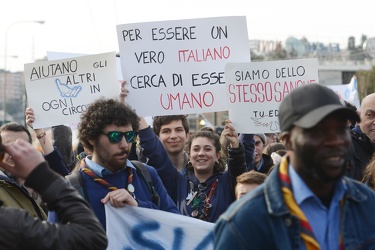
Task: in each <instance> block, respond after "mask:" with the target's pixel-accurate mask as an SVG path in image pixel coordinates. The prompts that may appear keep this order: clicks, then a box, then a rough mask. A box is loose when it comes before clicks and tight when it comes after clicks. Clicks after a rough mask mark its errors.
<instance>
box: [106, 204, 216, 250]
mask: <svg viewBox="0 0 375 250" xmlns="http://www.w3.org/2000/svg"><path fill="white" fill-rule="evenodd" d="M105 214H106V215H105V216H106V224H107V229H106V233H107V237H108V248H107V250H118V249H184V250H189V249H200V250H209V249H213V243H214V242H213V240H214V237H213V228H214V226H215V224H214V223H210V222H205V221H202V220H198V219H195V218H192V217H188V216H184V215H180V214H174V213H169V212H165V211H161V210H155V209H149V208H142V207H132V206H125V207H122V208H115V207H112V206H111V205H110V204H109V203H107V204H105ZM108 225H109V226H108Z"/></svg>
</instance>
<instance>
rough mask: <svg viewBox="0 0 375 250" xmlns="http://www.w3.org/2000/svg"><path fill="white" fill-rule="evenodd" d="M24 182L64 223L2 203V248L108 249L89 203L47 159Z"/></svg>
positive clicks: (0, 212)
mask: <svg viewBox="0 0 375 250" xmlns="http://www.w3.org/2000/svg"><path fill="white" fill-rule="evenodd" d="M25 185H26V186H29V187H31V188H33V189H34V190H35V191H37V192H38V193H39V194H41V195H42V199H43V201H45V202H47V204H48V207H49V209H51V210H55V211H56V212H57V215H58V217H59V221H60V222H61V223H59V224H57V223H46V222H42V221H41V220H39V219H34V218H33V217H32V216H30V215H29V214H28V213H27V212H26V211H23V210H21V209H17V208H10V207H0V221H1V223H0V235H1V237H0V249H7V250H11V249H38V250H39V249H54V250H57V249H106V247H107V238H106V235H105V232H104V230H103V228H102V226H101V224H100V223H99V221H98V219H97V218H96V216H95V214H94V213H93V212H92V210H91V209H90V207H89V205H88V203H87V202H86V201H85V200H83V199H82V197H81V195H80V194H79V193H78V192H77V191H76V190H75V189H74V188H73V187H71V186H70V184H69V183H68V182H67V181H66V180H65V179H64V178H63V177H61V176H59V175H58V174H56V173H55V172H53V171H52V170H51V169H49V167H48V164H47V163H46V162H44V163H41V164H40V165H39V166H38V167H37V168H35V169H34V170H33V171H32V172H31V173H30V175H29V176H28V177H27V179H26V182H25Z"/></svg>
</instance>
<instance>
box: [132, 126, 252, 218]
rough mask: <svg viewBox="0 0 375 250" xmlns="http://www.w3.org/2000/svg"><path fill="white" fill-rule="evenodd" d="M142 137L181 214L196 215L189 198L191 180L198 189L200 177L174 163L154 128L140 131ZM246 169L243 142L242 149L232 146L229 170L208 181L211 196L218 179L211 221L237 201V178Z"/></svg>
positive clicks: (153, 163) (150, 158) (142, 143)
mask: <svg viewBox="0 0 375 250" xmlns="http://www.w3.org/2000/svg"><path fill="white" fill-rule="evenodd" d="M139 139H140V143H141V147H143V150H144V151H143V154H144V155H145V156H146V157H148V159H149V160H148V162H147V164H149V165H151V166H153V167H154V168H155V169H156V170H157V172H158V174H159V176H160V179H161V180H162V182H163V184H164V186H165V188H166V189H167V191H168V194H169V195H170V196H171V198H172V200H173V201H174V202H175V203H176V205H177V208H178V209H179V210H180V212H181V214H183V215H187V216H192V215H191V214H192V212H193V209H192V207H191V204H190V205H187V204H186V203H187V201H188V200H187V199H186V198H187V197H188V195H189V193H191V192H190V189H191V188H190V182H191V183H192V184H193V185H194V188H195V189H196V190H197V189H198V188H197V187H198V184H199V180H198V179H197V178H196V177H195V175H194V174H193V173H192V172H191V171H187V172H186V173H185V174H181V173H180V172H178V171H177V169H176V168H175V167H174V165H173V164H172V162H171V160H170V159H169V156H168V154H167V152H166V151H165V148H164V146H163V145H162V143H161V142H160V140H159V138H158V137H157V136H156V135H155V133H154V132H153V131H152V129H151V128H150V127H148V128H146V129H143V130H140V131H139ZM245 171H246V165H245V152H244V147H243V146H242V144H241V145H240V148H239V149H229V152H228V171H225V172H224V173H216V174H213V175H212V176H211V177H210V178H208V180H206V184H207V188H206V189H205V190H204V191H203V192H204V193H206V194H207V195H208V193H209V192H210V187H211V185H212V183H213V182H214V181H216V180H217V181H218V182H217V187H216V189H215V192H214V193H213V195H212V199H211V203H210V204H211V205H212V207H211V209H210V217H209V221H210V222H215V221H216V220H217V218H219V216H220V215H221V214H222V213H223V212H224V211H225V210H226V209H227V208H228V207H229V205H230V204H231V203H232V202H233V201H235V196H234V187H235V184H236V177H237V176H238V175H240V174H242V173H243V172H245Z"/></svg>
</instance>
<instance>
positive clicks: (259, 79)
mask: <svg viewBox="0 0 375 250" xmlns="http://www.w3.org/2000/svg"><path fill="white" fill-rule="evenodd" d="M225 79H226V88H227V89H226V93H227V100H228V102H229V118H230V119H231V120H232V122H233V126H234V127H235V128H236V130H237V132H239V133H267V132H278V131H280V127H279V120H278V116H279V105H280V102H281V101H282V100H283V99H284V97H285V96H286V95H288V94H289V93H290V92H291V91H292V90H293V89H295V88H297V87H298V86H302V85H305V84H310V83H318V82H319V77H318V60H317V59H315V58H311V59H298V60H283V61H273V62H252V63H229V64H227V65H226V68H225Z"/></svg>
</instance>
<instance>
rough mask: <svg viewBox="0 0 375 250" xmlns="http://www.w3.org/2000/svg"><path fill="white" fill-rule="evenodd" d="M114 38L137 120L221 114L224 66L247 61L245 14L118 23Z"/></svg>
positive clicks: (223, 102) (248, 60) (248, 53)
mask: <svg viewBox="0 0 375 250" xmlns="http://www.w3.org/2000/svg"><path fill="white" fill-rule="evenodd" d="M117 36H118V41H119V48H120V58H121V66H122V72H123V76H124V80H126V82H127V89H128V90H129V95H128V96H127V98H126V102H127V103H129V104H130V105H131V106H132V107H133V108H134V109H135V110H136V111H137V114H138V115H140V116H154V115H173V114H194V113H205V112H215V111H226V110H228V105H227V102H226V101H225V100H226V94H225V76H224V69H225V64H226V63H228V62H250V49H249V40H248V36H247V25H246V17H244V16H241V17H215V18H200V19H190V20H175V21H162V22H148V23H133V24H122V25H117Z"/></svg>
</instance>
